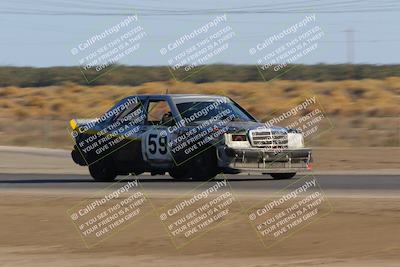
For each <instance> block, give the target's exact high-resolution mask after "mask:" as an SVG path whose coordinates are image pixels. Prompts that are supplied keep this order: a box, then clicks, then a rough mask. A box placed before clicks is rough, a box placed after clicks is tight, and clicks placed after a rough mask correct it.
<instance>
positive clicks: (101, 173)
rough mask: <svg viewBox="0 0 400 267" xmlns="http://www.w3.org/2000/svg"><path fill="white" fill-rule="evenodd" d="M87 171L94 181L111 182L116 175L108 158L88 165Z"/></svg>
mask: <svg viewBox="0 0 400 267" xmlns="http://www.w3.org/2000/svg"><path fill="white" fill-rule="evenodd" d="M89 172H90V175H91V176H92V177H93V179H94V180H95V181H96V182H111V181H114V179H115V177H117V174H116V172H115V170H114V167H113V164H112V162H111V161H110V160H109V159H102V160H100V161H98V162H95V163H93V164H91V165H89Z"/></svg>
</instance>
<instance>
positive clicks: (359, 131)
mask: <svg viewBox="0 0 400 267" xmlns="http://www.w3.org/2000/svg"><path fill="white" fill-rule="evenodd" d="M167 90H168V92H169V93H198V94H220V95H226V96H229V97H232V98H233V99H234V100H236V101H237V102H239V103H240V104H241V105H242V106H243V107H245V108H246V109H247V110H249V111H250V112H251V113H252V114H254V115H255V116H256V117H258V118H261V119H269V118H271V116H272V114H279V113H280V112H284V111H287V110H289V109H291V108H292V107H293V106H295V105H297V104H299V103H301V102H303V101H304V99H306V98H308V97H311V96H313V95H315V96H316V97H317V100H318V102H319V103H320V105H321V106H322V107H323V109H324V111H325V114H326V115H327V116H328V117H329V118H330V119H331V121H332V123H333V125H334V126H335V128H334V129H332V130H330V131H329V132H326V133H324V134H323V135H322V136H320V137H319V138H317V139H316V140H313V144H315V145H342V146H351V145H363V146H371V145H372V146H396V145H397V146H398V145H399V132H398V131H399V123H400V119H399V114H400V105H399V104H400V78H398V77H392V78H387V79H384V80H370V79H367V80H347V81H337V82H335V81H330V82H313V81H284V80H282V81H280V80H276V81H271V82H268V83H264V82H250V83H235V82H215V83H203V84H193V83H186V82H173V81H170V82H151V83H145V84H142V85H140V86H137V87H125V86H95V87H88V86H80V85H75V84H65V85H63V86H50V87H39V88H17V87H6V88H0V118H2V119H0V120H1V122H0V137H1V139H2V141H1V144H12V145H30V144H32V145H38V144H39V143H43V142H42V141H43V140H49V139H50V140H52V141H50V142H48V141H46V142H47V143H44V146H56V147H57V146H66V145H69V141H70V140H68V137H67V136H65V137H64V136H63V135H64V134H65V132H66V130H65V128H63V127H66V126H67V122H68V120H69V119H70V118H73V117H85V118H88V117H96V116H98V115H100V114H102V113H103V112H104V111H106V110H107V109H108V108H110V107H111V106H112V105H113V104H114V103H115V102H117V101H118V100H119V99H121V98H123V97H125V96H128V95H133V94H163V93H165V92H166V91H167ZM43 120H46V121H47V122H51V123H47V124H48V125H44V123H43ZM49 125H50V126H49ZM60 125H62V126H60ZM49 131H51V132H49ZM39 133H40V134H39ZM28 135H30V138H29V140H26V139H27V138H24V137H26V136H28ZM53 135H54V136H53ZM44 136H50V137H46V138H45V137H44ZM38 139H40V140H38ZM53 139H54V140H53Z"/></svg>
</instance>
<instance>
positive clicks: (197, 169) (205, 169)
mask: <svg viewBox="0 0 400 267" xmlns="http://www.w3.org/2000/svg"><path fill="white" fill-rule="evenodd" d="M191 165H192V169H191V173H192V174H191V176H192V179H193V180H196V181H208V180H210V179H212V178H214V177H215V176H216V175H217V174H218V168H217V155H216V152H215V149H213V148H209V149H207V150H206V151H203V152H202V153H201V154H200V155H198V156H196V157H195V158H194V159H193V160H192V161H191Z"/></svg>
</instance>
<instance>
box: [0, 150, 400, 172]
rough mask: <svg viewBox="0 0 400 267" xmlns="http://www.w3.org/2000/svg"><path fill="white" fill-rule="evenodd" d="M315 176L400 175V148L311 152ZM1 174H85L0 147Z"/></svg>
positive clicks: (43, 153) (58, 160)
mask: <svg viewBox="0 0 400 267" xmlns="http://www.w3.org/2000/svg"><path fill="white" fill-rule="evenodd" d="M313 151H314V152H313V158H314V163H313V169H314V172H315V173H321V174H322V173H324V174H325V173H326V174H334V173H338V174H341V173H348V174H351V173H358V174H368V173H375V174H393V173H395V174H400V168H399V166H400V148H395V147H392V148H391V147H358V148H343V147H342V148H330V147H316V148H313ZM0 172H1V173H63V174H88V173H89V172H88V170H87V167H81V166H78V165H76V164H75V163H74V162H73V161H72V159H71V157H70V151H67V150H61V149H46V148H31V147H9V146H0Z"/></svg>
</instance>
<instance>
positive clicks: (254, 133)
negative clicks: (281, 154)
mask: <svg viewBox="0 0 400 267" xmlns="http://www.w3.org/2000/svg"><path fill="white" fill-rule="evenodd" d="M249 134H250V142H251V145H252V146H254V147H262V148H266V149H271V150H276V149H287V148H288V135H287V132H285V131H277V130H272V129H262V130H260V129H256V130H250V132H249Z"/></svg>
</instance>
